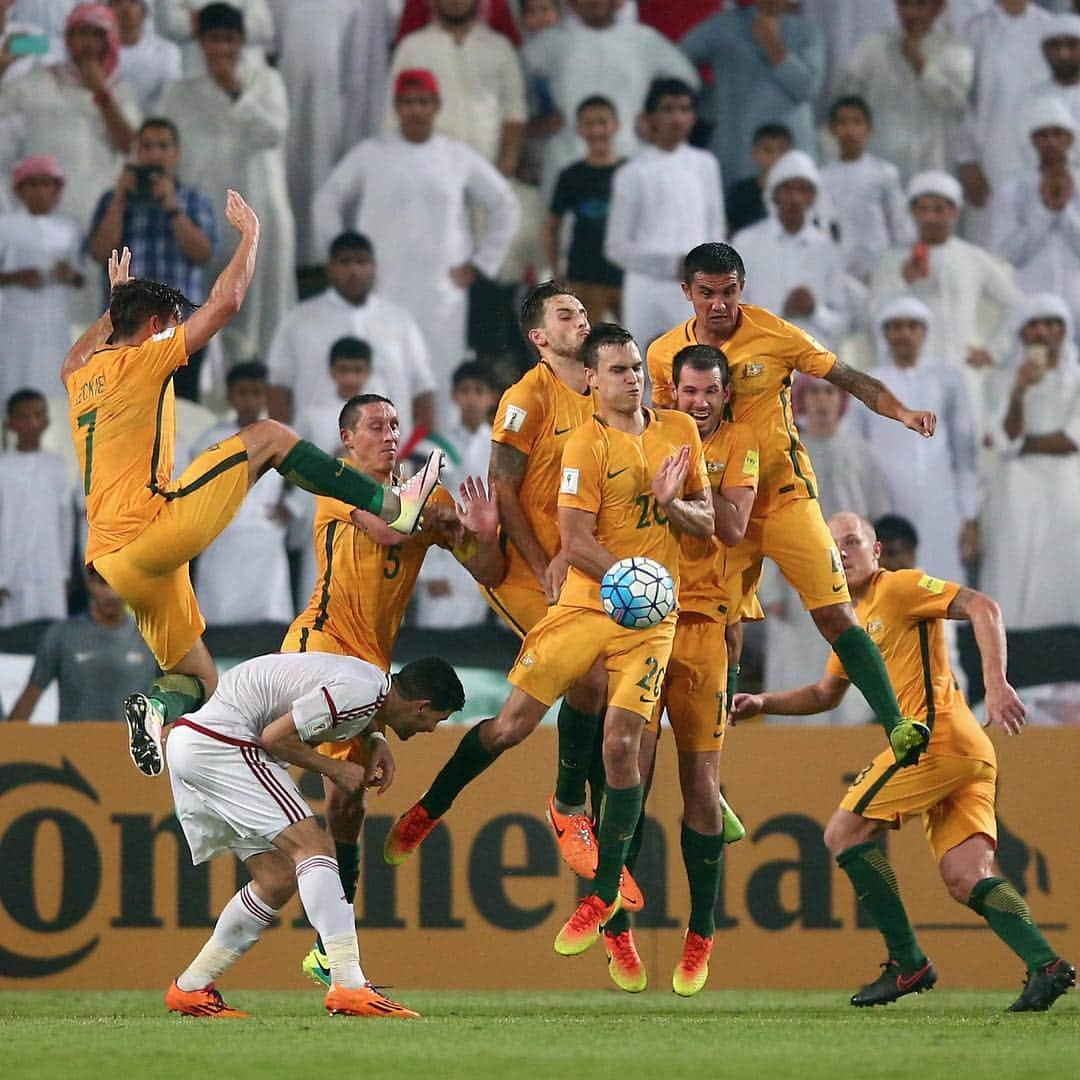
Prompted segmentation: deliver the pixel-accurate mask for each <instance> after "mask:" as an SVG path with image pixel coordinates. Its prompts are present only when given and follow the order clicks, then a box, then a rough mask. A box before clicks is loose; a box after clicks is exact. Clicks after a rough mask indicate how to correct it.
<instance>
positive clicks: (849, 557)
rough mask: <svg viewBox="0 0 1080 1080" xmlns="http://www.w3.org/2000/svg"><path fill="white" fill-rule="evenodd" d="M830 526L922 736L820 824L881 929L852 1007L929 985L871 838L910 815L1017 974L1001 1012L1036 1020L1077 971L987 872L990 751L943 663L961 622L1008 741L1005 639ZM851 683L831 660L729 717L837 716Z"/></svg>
mask: <svg viewBox="0 0 1080 1080" xmlns="http://www.w3.org/2000/svg"><path fill="white" fill-rule="evenodd" d="M829 528H830V529H831V531H832V535H833V537H834V539H835V540H836V543H837V545H838V546H839V548H840V553H841V558H842V559H843V563H844V571H845V573H846V574H847V580H848V585H849V586H850V588H851V592H852V595H853V596H854V597H855V600H856V605H857V606H856V609H855V610H856V613H857V615H858V618H859V623H860V624H861V625H862V626H863V627H865V629H866V631H867V632H868V633H869V634H870V636H871V637H872V638H873V640H874V642H875V643H876V644H877V646H878V648H879V649H880V650H881V655H882V656H883V657H884V660H885V666H886V668H887V669H888V673H889V677H890V679H891V680H892V684H893V686H895V687H896V691H897V695H898V697H899V699H900V703H901V706H902V707H903V710H904V712H905V714H907V715H911V716H915V717H917V718H918V719H919V720H920V721H921V722H922V723H924V724H926V726H927V727H928V728H929V729H930V732H931V734H930V742H929V745H928V746H927V748H926V751H925V753H924V755H923V757H922V758H921V760H920V761H919V763H918V764H917V765H915V766H913V767H911V768H906V769H901V768H900V767H899V765H898V763H897V762H896V761H895V760H894V759H893V755H892V754H891V753H890V752H889V751H887V750H886V751H884V752H882V753H880V754H878V756H877V757H876V758H874V760H873V761H872V762H871V763H870V764H869V765H867V766H866V768H864V769H863V770H862V771H861V772H860V773H859V774H858V776H856V778H855V782H854V783H853V784H852V785H851V787H850V788H849V789H848V792H847V795H845V796H844V798H843V800H842V801H841V803H840V807H839V809H837V811H836V812H835V813H834V814H833V816H832V818H831V819H830V820H829V823H828V825H827V826H826V828H825V843H826V845H827V846H828V848H829V851H830V852H831V853H832V854H833V856H835V858H836V862H837V865H838V866H839V867H840V868H841V869H842V870H843V871H844V873H845V874H847V876H848V877H849V878H850V879H851V884H852V886H853V887H854V889H855V893H856V895H857V896H858V898H859V900H860V901H861V902H862V904H863V906H864V907H865V908H866V910H867V911H868V912H869V913H870V916H871V918H873V920H874V924H875V925H876V926H877V928H878V930H880V931H881V935H882V937H883V938H884V939H885V944H886V947H887V948H888V953H889V958H888V960H887V961H886V963H884V964H883V965H882V968H883V970H882V973H881V975H880V976H879V977H878V978H877V979H875V980H874V981H873V982H871V983H869V984H868V985H866V986H864V987H863V988H862V989H861V990H860V991H859V992H858V993H857V994H855V995H854V996H853V997H852V999H851V1004H852V1005H887V1004H888V1003H889V1002H892V1001H895V1000H896V999H897V998H900V997H903V996H904V995H905V994H914V993H918V992H919V991H921V990H929V989H931V988H932V987H933V986H934V984H935V983H936V982H937V977H938V976H937V971H936V970H935V968H934V965H933V964H932V963H931V962H930V960H929V958H928V957H927V956H926V954H925V953H924V952H923V951H922V949H921V948H920V947H919V943H918V941H917V940H916V938H915V931H914V930H913V929H912V926H911V923H910V922H909V920H908V916H907V912H906V911H905V910H904V904H903V901H902V900H901V899H900V891H899V888H898V887H897V883H896V876H895V874H894V873H893V869H892V867H891V866H890V865H889V860H888V858H887V857H886V856H885V854H884V852H883V851H882V850H881V848H880V847H879V846H878V845H877V844H876V843H875V838H876V837H878V836H880V835H881V834H882V833H883V832H884V830H885V829H887V828H894V829H895V828H899V827H900V823H901V821H902V820H903V819H904V818H907V817H921V819H922V823H923V828H924V829H925V830H926V839H927V841H928V843H929V844H930V849H931V851H933V853H934V858H935V859H936V860H937V863H938V869H939V870H940V872H941V878H942V881H944V883H945V887H946V888H947V889H948V890H949V895H950V896H952V898H953V899H954V900H956V901H957V902H958V903H961V904H966V905H967V906H968V907H970V908H971V909H972V910H973V911H975V912H977V913H978V914H979V915H981V916H982V917H983V918H984V919H985V920H986V922H987V924H988V925H989V927H990V929H991V930H993V931H994V933H995V934H997V936H998V937H999V938H1001V940H1002V941H1004V942H1005V944H1006V945H1008V946H1009V948H1010V949H1012V951H1013V952H1014V953H1016V954H1017V956H1019V957H1020V958H1021V959H1022V960H1023V961H1024V963H1025V965H1026V966H1027V979H1026V981H1025V983H1024V990H1023V992H1022V993H1021V994H1020V996H1019V997H1018V998H1017V999H1016V1001H1014V1002H1013V1003H1012V1005H1011V1006H1010V1007H1009V1011H1010V1012H1042V1011H1044V1010H1046V1009H1049V1008H1050V1006H1051V1005H1052V1004H1053V1003H1054V1002H1055V1001H1056V1000H1057V999H1058V998H1059V997H1060V996H1061V995H1062V994H1064V993H1065V991H1066V990H1067V989H1068V988H1069V987H1070V986H1075V985H1076V969H1075V968H1074V967H1073V966H1072V964H1070V963H1069V962H1068V961H1067V960H1063V959H1062V958H1061V957H1060V956H1058V955H1057V954H1056V953H1055V952H1054V950H1053V949H1052V948H1051V947H1050V945H1049V943H1048V942H1047V940H1046V938H1044V937H1043V935H1042V933H1041V932H1040V931H1039V928H1038V927H1037V926H1036V925H1035V923H1034V921H1033V920H1032V918H1031V913H1030V912H1029V911H1028V906H1027V904H1026V903H1025V902H1024V900H1023V898H1022V897H1021V896H1020V894H1019V893H1018V892H1017V891H1016V890H1015V889H1014V888H1013V887H1012V885H1010V884H1009V882H1008V881H1006V880H1005V879H1004V878H1000V877H995V876H994V851H995V849H996V847H997V819H996V817H995V814H994V797H995V791H996V787H997V763H996V758H995V755H994V747H993V744H992V743H991V742H990V740H989V739H988V738H987V737H986V734H985V733H984V732H983V730H982V729H981V728H980V727H979V724H978V721H977V720H976V719H975V717H974V716H973V715H972V713H971V710H970V709H969V708H968V705H967V702H966V701H965V700H964V696H963V694H962V693H961V692H960V690H959V689H958V688H957V684H956V680H955V678H954V676H953V673H952V670H951V669H950V666H949V654H948V646H947V644H946V640H945V628H944V620H945V619H963V620H967V621H970V623H971V628H972V630H973V631H974V634H975V642H976V644H977V645H978V648H979V655H980V657H981V658H982V669H983V680H984V683H985V686H986V722H987V725H988V726H989V725H990V724H994V723H996V724H998V725H1000V727H1001V728H1002V729H1003V730H1004V731H1005V732H1006V733H1007V734H1009V735H1018V734H1020V732H1021V731H1022V729H1023V725H1024V706H1023V704H1022V703H1021V701H1020V699H1019V698H1018V697H1017V696H1016V692H1015V691H1014V690H1013V688H1012V687H1011V686H1010V685H1009V683H1008V681H1007V680H1006V677H1005V631H1004V629H1003V627H1002V623H1001V611H1000V609H999V608H998V606H997V604H996V603H995V602H994V601H993V600H992V599H991V598H990V597H989V596H986V595H985V594H983V593H979V592H975V591H974V590H973V589H968V588H965V587H964V586H962V585H956V584H954V583H952V582H949V581H942V580H940V579H938V578H932V577H930V576H929V575H927V574H924V573H923V572H922V571H921V570H895V571H889V570H882V569H880V568H879V566H878V557H879V555H880V553H881V545H880V544H879V543H878V542H877V537H876V536H875V535H874V529H873V526H872V525H871V524H870V523H869V522H868V521H865V520H864V519H863V518H861V517H859V516H858V515H856V514H846V513H845V514H837V515H835V516H834V517H833V518H832V519H831V520H830V522H829ZM849 682H850V679H849V676H848V674H847V672H846V671H845V670H844V667H843V664H842V663H841V661H840V659H839V658H838V657H836V656H831V657H829V662H828V666H827V667H826V669H825V674H824V675H823V676H822V678H821V681H820V682H818V683H816V684H814V685H811V686H804V687H801V688H800V689H798V690H787V691H783V692H779V693H765V694H739V695H737V696H736V698H735V705H734V709H733V711H732V717H733V718H738V719H742V718H744V717H748V716H754V715H756V714H758V713H771V714H774V715H782V716H806V715H810V714H813V713H818V712H826V711H828V710H829V709H832V708H835V707H836V705H837V704H838V703H839V701H840V699H841V698H842V697H843V696H844V693H845V691H846V690H847V688H848V685H849Z"/></svg>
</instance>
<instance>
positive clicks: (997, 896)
mask: <svg viewBox="0 0 1080 1080" xmlns="http://www.w3.org/2000/svg"><path fill="white" fill-rule="evenodd" d="M968 907H969V908H971V909H972V911H976V912H978V914H980V915H981V916H982V917H983V918H984V919H985V920H986V921H987V923H988V924H989V926H990V929H991V930H993V931H994V933H995V934H997V936H998V937H999V938H1001V940H1002V941H1004V942H1005V944H1006V945H1008V946H1009V948H1010V949H1012V951H1013V952H1014V953H1016V955H1017V956H1019V957H1020V959H1021V960H1023V961H1024V963H1025V964H1027V968H1028V971H1035V970H1036V969H1037V968H1041V967H1043V966H1044V965H1045V964H1049V963H1050V962H1051V961H1052V960H1054V959H1056V958H1057V954H1056V953H1055V952H1054V950H1053V949H1052V948H1050V943H1049V942H1048V941H1047V940H1046V938H1044V937H1043V936H1042V931H1041V930H1040V929H1039V928H1038V927H1037V926H1036V925H1035V921H1034V920H1033V919H1032V917H1031V912H1030V911H1029V910H1028V906H1027V904H1026V903H1025V902H1024V898H1023V897H1022V896H1021V895H1020V894H1019V893H1018V892H1017V891H1016V890H1015V889H1014V888H1013V887H1012V885H1010V884H1009V883H1008V882H1007V881H1006V880H1005V879H1004V878H994V877H989V878H983V879H982V881H979V882H977V883H976V885H975V888H973V889H972V890H971V896H969V897H968Z"/></svg>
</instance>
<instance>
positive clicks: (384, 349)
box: [267, 264, 436, 445]
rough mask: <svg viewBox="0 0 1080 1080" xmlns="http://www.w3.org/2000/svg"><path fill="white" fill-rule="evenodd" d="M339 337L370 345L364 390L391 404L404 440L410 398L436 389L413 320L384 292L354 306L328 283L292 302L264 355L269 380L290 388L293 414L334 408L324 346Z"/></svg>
mask: <svg viewBox="0 0 1080 1080" xmlns="http://www.w3.org/2000/svg"><path fill="white" fill-rule="evenodd" d="M380 267H381V264H380ZM343 337H355V338H360V339H361V340H362V341H366V342H367V343H368V344H369V345H370V346H371V349H372V360H371V376H370V378H369V379H368V381H367V383H366V385H365V386H364V393H372V394H382V395H383V396H384V397H388V398H389V399H390V400H391V401H392V402H393V403H394V405H395V406H396V407H397V411H398V420H399V422H400V424H401V437H402V440H403V441H404V440H406V439H408V437H409V435H410V434H411V432H412V402H413V399H414V398H417V397H419V396H420V395H421V394H427V393H430V392H431V391H432V390H435V389H436V382H435V376H434V374H433V373H432V370H431V358H430V354H429V352H428V348H427V344H426V343H425V341H424V336H423V334H422V333H421V331H420V327H419V326H418V325H417V323H416V320H415V319H413V317H412V316H411V315H410V314H409V313H408V312H407V311H405V310H404V309H403V308H401V307H399V306H398V305H397V304H395V303H393V302H391V301H389V300H387V299H386V298H385V297H384V296H381V295H378V294H376V293H371V294H369V295H368V298H367V300H366V301H365V302H364V303H363V304H360V305H359V306H357V305H355V304H350V303H349V302H348V301H347V300H346V299H345V298H344V297H342V296H341V294H340V293H338V292H337V291H336V290H335V289H333V288H329V289H327V290H326V291H325V292H321V293H319V294H318V295H317V296H313V297H311V299H309V300H305V301H303V303H300V304H297V306H296V307H295V308H293V309H292V311H290V312H289V313H288V314H287V315H286V316H285V317H284V318H283V319H282V320H281V323H280V324H279V325H278V329H277V333H275V334H274V340H273V343H272V344H271V346H270V352H269V354H268V357H267V366H268V367H269V369H270V383H271V384H272V385H274V386H284V387H288V389H289V390H291V391H292V415H293V417H295V418H299V417H301V416H303V415H304V414H305V412H307V411H309V410H311V409H315V408H321V407H323V406H325V405H327V404H330V405H332V406H333V407H334V408H336V409H338V410H340V409H341V402H340V401H339V400H338V396H337V387H336V386H335V385H334V380H333V379H331V378H330V347H331V346H332V345H333V344H334V342H335V341H337V340H338V339H339V338H343ZM335 424H336V421H335ZM326 437H327V438H329V437H330V433H329V432H327V433H326ZM320 445H322V444H321V443H320Z"/></svg>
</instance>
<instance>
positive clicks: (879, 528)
mask: <svg viewBox="0 0 1080 1080" xmlns="http://www.w3.org/2000/svg"><path fill="white" fill-rule="evenodd" d="M874 532H876V533H877V538H878V539H879V540H880V541H881V542H882V543H883V544H884V543H886V542H887V541H889V540H899V541H900V543H901V544H907V546H908V547H910V548H911V550H912V551H914V550H915V549H916V548H918V546H919V534H918V533H917V532H916V531H915V526H914V525H912V524H911V522H910V521H908V519H907V518H906V517H901V516H900V515H899V514H883V515H882V516H881V517H879V518H878V519H877V521H875V522H874Z"/></svg>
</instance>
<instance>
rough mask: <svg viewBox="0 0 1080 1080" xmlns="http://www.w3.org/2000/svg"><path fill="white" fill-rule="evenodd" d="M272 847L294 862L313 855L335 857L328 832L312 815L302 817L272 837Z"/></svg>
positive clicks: (299, 861)
mask: <svg viewBox="0 0 1080 1080" xmlns="http://www.w3.org/2000/svg"><path fill="white" fill-rule="evenodd" d="M274 847H276V848H277V849H278V851H280V852H281V853H282V854H283V855H287V856H288V857H289V858H290V859H292V861H293V862H294V863H301V862H303V861H304V860H305V859H310V858H312V857H313V856H315V855H328V856H330V858H334V857H335V856H334V845H333V842H332V841H331V839H330V834H329V833H328V832H327V831H326V830H325V829H324V828H323V827H322V826H321V825H320V824H319V823H318V822H317V821H316V820H315V819H314V818H312V817H309V818H304V819H303V820H302V821H298V822H296V824H294V825H290V826H289V827H288V828H287V829H285V830H284V831H283V832H281V833H279V834H278V835H277V836H276V837H274Z"/></svg>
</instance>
